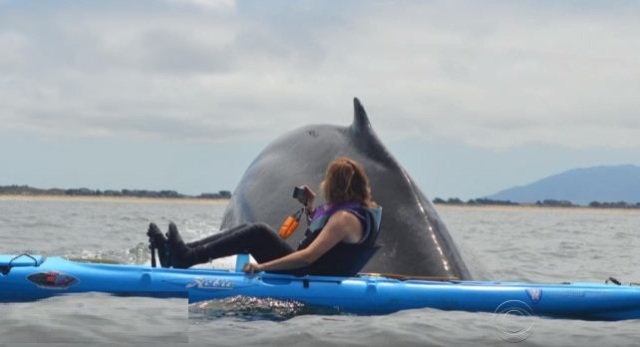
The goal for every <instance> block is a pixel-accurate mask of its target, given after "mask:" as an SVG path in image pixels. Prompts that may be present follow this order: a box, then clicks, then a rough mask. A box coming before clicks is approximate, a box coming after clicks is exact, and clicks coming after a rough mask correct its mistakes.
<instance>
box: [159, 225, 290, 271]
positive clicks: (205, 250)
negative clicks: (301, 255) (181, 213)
mask: <svg viewBox="0 0 640 347" xmlns="http://www.w3.org/2000/svg"><path fill="white" fill-rule="evenodd" d="M222 234H223V235H220V236H219V237H216V238H213V240H212V241H211V242H208V243H205V244H201V245H199V246H196V247H193V248H188V247H187V246H186V245H185V244H184V242H183V241H182V238H181V237H180V234H179V233H178V229H177V228H176V226H175V224H173V223H171V224H170V225H169V240H168V244H169V245H170V246H171V249H172V262H171V263H172V265H173V267H175V268H188V267H191V266H193V265H196V264H200V263H205V262H208V261H209V260H211V259H216V258H221V257H227V256H230V255H234V254H238V253H245V252H248V253H250V254H251V255H252V256H253V257H254V258H255V259H256V260H257V261H258V262H259V263H263V262H265V261H269V260H273V259H276V258H280V257H283V256H285V255H287V254H290V253H293V252H294V251H295V250H294V249H293V247H291V246H289V245H288V244H287V243H286V242H285V241H284V240H283V239H282V238H280V237H279V236H278V233H276V232H275V231H274V230H273V229H271V228H270V227H269V226H268V225H267V224H264V223H257V224H248V225H245V226H243V227H241V228H236V229H235V230H234V231H233V232H229V231H227V232H223V233H222Z"/></svg>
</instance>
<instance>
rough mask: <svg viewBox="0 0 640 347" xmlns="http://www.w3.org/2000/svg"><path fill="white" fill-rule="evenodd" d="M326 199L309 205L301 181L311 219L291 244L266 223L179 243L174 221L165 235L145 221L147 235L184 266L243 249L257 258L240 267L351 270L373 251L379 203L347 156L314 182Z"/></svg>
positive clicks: (163, 258)
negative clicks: (299, 240)
mask: <svg viewBox="0 0 640 347" xmlns="http://www.w3.org/2000/svg"><path fill="white" fill-rule="evenodd" d="M320 187H321V189H322V191H323V194H324V197H325V200H326V204H325V205H322V206H319V207H318V208H317V209H315V208H314V200H315V196H316V194H315V193H314V192H313V191H312V190H311V189H310V188H309V187H307V186H304V190H305V192H306V195H307V197H308V198H307V200H306V205H305V206H306V211H307V213H308V216H309V218H311V223H310V225H309V229H308V230H307V232H306V234H305V237H304V238H303V240H302V241H301V242H300V244H299V246H298V248H297V249H294V248H293V247H292V246H290V245H289V244H288V243H287V242H286V241H285V240H283V239H282V238H281V237H280V236H279V235H278V233H277V232H276V231H275V230H273V229H272V228H271V227H270V226H269V225H267V224H266V223H254V224H242V225H238V226H236V227H233V228H230V229H227V230H224V231H221V232H220V233H217V234H214V235H212V236H209V237H207V238H205V239H202V240H199V241H196V242H191V243H188V244H185V243H184V242H183V240H182V238H181V236H180V233H179V232H178V229H177V228H176V226H175V224H173V223H171V224H169V232H168V233H167V238H165V236H164V235H163V234H162V232H161V231H160V230H159V229H158V227H157V226H156V225H155V224H153V223H151V224H150V225H149V231H148V232H147V235H148V236H149V239H150V241H151V243H152V245H153V246H154V247H156V248H157V249H158V251H159V254H160V263H161V265H162V266H163V267H169V266H172V267H174V268H189V267H191V266H193V265H196V264H201V263H206V262H208V261H210V260H212V259H216V258H220V257H226V256H231V255H234V254H238V253H249V254H251V255H252V256H253V258H254V259H255V260H256V261H257V263H252V262H249V263H247V264H245V266H244V271H245V272H247V273H249V274H253V273H255V272H260V271H268V272H278V273H289V274H295V275H307V274H309V275H329V276H353V275H355V274H356V273H357V272H358V271H360V269H361V268H362V267H363V266H364V265H365V264H366V261H367V260H368V259H369V258H370V257H371V255H372V253H373V252H374V249H375V247H374V244H375V240H376V238H377V237H378V231H379V226H380V215H381V208H380V207H378V206H377V205H376V203H375V202H374V201H373V199H372V197H371V187H370V185H369V179H368V177H367V175H366V173H365V171H364V169H363V167H362V166H361V165H360V164H359V163H358V162H356V161H354V160H351V159H348V158H344V157H343V158H338V159H336V160H334V161H333V162H331V163H330V164H329V167H328V168H327V172H326V174H325V177H324V179H323V181H322V183H321V185H320Z"/></svg>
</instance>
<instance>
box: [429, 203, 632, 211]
mask: <svg viewBox="0 0 640 347" xmlns="http://www.w3.org/2000/svg"><path fill="white" fill-rule="evenodd" d="M434 207H435V209H436V211H438V210H447V209H451V210H453V209H461V210H462V209H468V210H494V211H496V210H524V209H527V210H539V211H580V212H594V211H603V212H606V211H611V212H614V211H615V212H629V213H640V209H638V208H623V207H608V208H602V207H592V206H584V205H573V206H546V205H536V204H517V205H466V204H462V205H454V204H434Z"/></svg>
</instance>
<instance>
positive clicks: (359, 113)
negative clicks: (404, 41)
mask: <svg viewBox="0 0 640 347" xmlns="http://www.w3.org/2000/svg"><path fill="white" fill-rule="evenodd" d="M354 107H355V113H354V120H353V123H352V124H351V125H350V126H347V127H344V126H334V125H309V126H305V127H302V128H299V129H295V130H292V131H290V132H288V133H285V134H284V135H282V136H280V137H279V138H277V139H276V140H275V141H273V142H272V143H271V144H269V145H268V146H267V147H266V148H265V149H264V150H263V151H262V152H261V153H260V154H259V155H258V157H257V158H256V159H255V160H254V161H253V163H252V164H251V165H250V166H249V168H248V169H247V171H246V172H245V174H244V176H243V177H242V179H241V181H240V183H239V185H238V187H237V188H236V189H235V191H234V194H233V197H232V199H231V201H230V203H229V205H228V207H227V210H226V211H225V213H224V217H223V221H222V228H227V227H231V226H234V225H237V224H240V223H246V222H266V223H267V224H269V225H271V226H272V227H273V228H275V229H276V230H277V228H279V226H280V224H281V223H282V221H283V220H284V219H285V218H286V216H287V215H289V214H291V213H292V212H294V211H295V210H296V209H297V208H299V204H298V203H297V202H296V201H295V200H294V199H292V198H291V193H292V191H293V187H294V186H296V185H302V184H307V185H309V186H310V187H314V188H315V189H316V191H318V188H317V187H318V186H319V184H320V182H321V181H322V178H323V176H324V173H325V171H326V168H327V166H328V164H329V163H330V162H331V161H332V160H333V159H335V158H337V157H339V156H347V157H350V158H352V159H355V160H357V161H358V162H360V163H361V164H362V165H363V166H364V168H365V170H366V172H367V175H368V176H369V179H370V181H371V187H372V192H373V198H374V200H375V201H376V202H377V203H378V204H379V205H380V206H382V208H383V214H382V225H381V233H380V237H379V238H378V243H379V244H381V245H382V248H381V249H380V251H378V252H377V254H376V255H375V256H374V257H373V259H372V260H371V261H370V262H369V263H368V264H367V266H365V268H364V269H363V272H375V273H386V274H389V273H391V274H402V275H408V276H421V277H437V278H446V279H461V280H469V279H471V275H470V273H469V270H468V269H467V267H466V265H465V263H464V262H463V260H462V257H461V255H460V253H459V251H458V249H457V248H456V245H455V244H454V241H453V239H452V238H451V236H450V235H449V232H448V231H447V229H446V227H445V225H444V223H442V221H441V220H440V218H439V216H438V214H437V213H436V211H435V209H434V208H433V205H432V204H431V203H430V202H429V200H428V199H427V198H426V197H425V196H424V194H423V193H422V192H421V191H420V189H419V188H418V187H417V186H416V184H415V183H414V181H413V180H412V179H411V177H409V175H408V174H407V172H406V171H405V170H404V169H403V168H402V167H401V166H400V165H399V164H398V162H397V161H396V160H395V159H394V158H393V156H392V155H391V154H390V153H389V151H388V150H387V149H386V148H385V146H384V145H383V144H382V142H381V141H380V140H379V139H378V136H377V135H376V134H375V132H374V131H373V128H372V127H371V124H370V122H369V119H368V117H367V114H366V112H365V110H364V108H363V107H362V105H361V104H360V102H359V101H358V99H354ZM323 202H324V200H323V198H322V196H321V194H318V199H317V203H323ZM301 229H302V228H301ZM303 234H304V233H303V232H302V231H300V230H299V231H298V232H297V234H296V235H294V236H293V237H291V238H290V239H289V241H288V242H290V243H291V244H292V245H294V246H296V245H297V244H298V242H299V241H300V239H301V238H302V236H303Z"/></svg>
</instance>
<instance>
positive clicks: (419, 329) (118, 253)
mask: <svg viewBox="0 0 640 347" xmlns="http://www.w3.org/2000/svg"><path fill="white" fill-rule="evenodd" d="M224 209H225V205H224V204H196V203H183V202H181V203H175V202H162V201H139V202H136V201H113V200H105V201H70V200H63V201H59V200H58V201H56V200H23V199H14V200H11V199H3V200H0V237H1V240H2V241H1V242H0V254H6V253H19V252H29V253H37V254H44V255H63V256H66V257H69V258H81V259H88V260H99V261H115V262H121V263H129V264H148V263H149V256H148V251H147V248H146V242H147V240H146V236H145V232H146V228H147V225H148V223H149V222H150V221H154V222H156V223H157V224H158V225H160V226H162V227H163V228H165V227H166V225H167V223H168V222H169V221H174V222H175V223H176V224H177V225H178V227H179V228H180V230H181V232H182V233H183V235H184V237H185V239H188V240H191V239H196V238H200V237H203V236H205V235H209V234H210V233H213V232H216V231H217V230H218V227H219V224H220V222H221V217H222V213H223V211H224ZM437 209H438V211H439V214H440V216H441V217H442V219H443V220H444V222H445V224H446V225H447V226H448V228H449V231H450V232H451V234H452V235H453V237H454V239H455V240H456V242H457V243H458V245H459V246H460V247H461V249H463V251H464V253H465V256H466V258H467V259H468V262H472V263H474V264H479V266H478V268H479V269H481V270H482V276H483V277H485V278H487V279H492V280H504V281H528V282H552V283H557V282H564V281H573V282H577V281H587V282H603V281H605V280H606V279H607V278H609V277H610V276H613V277H616V278H617V279H619V280H621V281H622V282H625V283H628V282H640V252H639V250H640V241H639V240H638V238H639V236H640V232H639V230H640V211H622V210H593V209H538V208H493V207H491V208H488V207H484V208H483V207H476V208H468V207H464V208H461V207H456V208H454V207H439V206H438V207H437ZM233 264H234V259H233V258H226V259H221V260H217V261H215V262H214V263H213V264H207V265H204V267H211V266H215V267H220V268H231V267H232V266H233ZM501 318H502V317H500V316H496V315H494V314H490V313H469V312H445V311H438V310H432V309H420V310H409V311H403V312H398V313H395V314H391V315H385V316H354V315H343V314H337V313H336V312H317V311H313V310H305V309H304V308H303V307H302V308H301V307H299V305H296V304H294V303H283V302H264V301H258V300H249V299H242V298H234V299H230V300H226V301H219V302H207V303H201V304H194V305H188V304H187V302H186V300H182V299H171V300H166V299H150V298H117V297H111V296H109V295H104V294H95V293H90V294H86V295H77V296H71V297H57V298H51V299H47V300H43V301H40V302H33V303H20V304H0V346H5V345H7V346H8V345H20V346H25V343H26V345H28V344H29V343H43V342H46V343H52V344H59V345H66V344H69V343H81V344H92V345H93V344H98V345H105V346H106V345H113V344H114V343H122V344H127V345H139V346H151V345H153V346H157V345H159V344H160V345H163V346H164V345H184V344H185V343H188V344H189V345H195V346H257V345H260V346H281V345H283V346H389V345H396V346H431V345H433V346H451V345H456V346H457V345H474V346H475V345H491V346H506V345H522V346H549V345H551V346H596V345H607V346H618V345H619V346H640V320H632V321H623V322H588V321H579V320H561V319H545V318H537V317H515V316H513V317H509V321H508V322H507V323H506V324H507V325H508V326H512V325H513V326H516V327H517V326H527V327H530V329H529V331H528V334H527V335H526V338H525V339H523V340H522V341H519V342H517V343H513V342H508V340H509V338H508V336H505V334H504V328H505V323H504V322H501V321H499V320H498V319H501Z"/></svg>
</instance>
